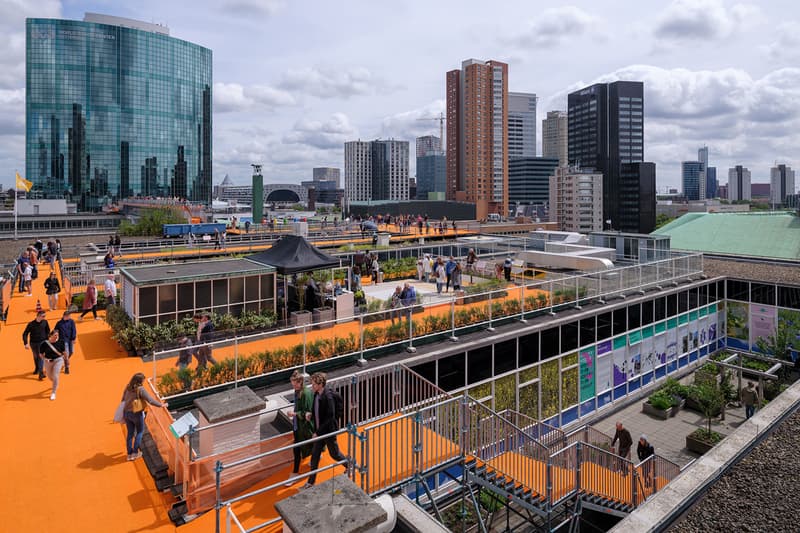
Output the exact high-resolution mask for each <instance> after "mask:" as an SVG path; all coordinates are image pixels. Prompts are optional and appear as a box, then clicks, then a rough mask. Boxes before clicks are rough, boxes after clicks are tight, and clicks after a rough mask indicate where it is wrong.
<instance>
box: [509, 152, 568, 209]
mask: <svg viewBox="0 0 800 533" xmlns="http://www.w3.org/2000/svg"><path fill="white" fill-rule="evenodd" d="M557 166H558V159H555V158H550V157H518V158H515V159H511V161H509V162H508V203H509V204H510V205H511V204H513V205H514V206H515V207H516V206H519V205H533V204H547V203H548V202H549V201H550V176H552V175H553V171H554V170H555V168H556V167H557Z"/></svg>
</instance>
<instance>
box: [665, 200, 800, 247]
mask: <svg viewBox="0 0 800 533" xmlns="http://www.w3.org/2000/svg"><path fill="white" fill-rule="evenodd" d="M653 234H655V235H669V236H670V240H671V246H672V248H673V249H677V250H693V251H698V252H709V253H718V254H729V255H738V256H750V257H767V258H776V259H800V218H798V217H797V216H795V215H794V214H793V213H788V212H777V213H687V214H685V215H683V216H682V217H679V218H678V219H676V220H674V221H672V222H670V223H669V224H667V225H665V226H662V227H661V228H659V229H657V230H656V231H654V232H653Z"/></svg>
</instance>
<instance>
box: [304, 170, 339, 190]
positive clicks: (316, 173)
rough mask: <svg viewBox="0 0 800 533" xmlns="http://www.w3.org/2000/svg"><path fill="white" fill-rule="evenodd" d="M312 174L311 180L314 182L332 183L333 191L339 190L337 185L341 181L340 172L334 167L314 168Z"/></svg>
mask: <svg viewBox="0 0 800 533" xmlns="http://www.w3.org/2000/svg"><path fill="white" fill-rule="evenodd" d="M311 172H312V173H313V174H312V175H313V178H312V179H313V180H314V181H315V182H321V181H332V182H334V183H335V185H334V187H333V188H334V189H338V188H339V183H340V180H341V171H340V170H339V169H338V168H336V167H315V168H313V169H312V171H311Z"/></svg>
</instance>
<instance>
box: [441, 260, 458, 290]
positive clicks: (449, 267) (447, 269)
mask: <svg viewBox="0 0 800 533" xmlns="http://www.w3.org/2000/svg"><path fill="white" fill-rule="evenodd" d="M455 269H456V262H455V259H453V256H452V255H451V256H450V258H449V259H448V260H447V263H446V264H445V265H444V273H445V274H446V275H447V283H446V285H445V288H444V292H447V291H449V290H450V283H451V282H452V281H453V270H455Z"/></svg>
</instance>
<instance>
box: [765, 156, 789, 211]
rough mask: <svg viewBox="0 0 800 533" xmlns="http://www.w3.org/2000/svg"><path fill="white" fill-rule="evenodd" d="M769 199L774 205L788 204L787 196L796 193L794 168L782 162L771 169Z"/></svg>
mask: <svg viewBox="0 0 800 533" xmlns="http://www.w3.org/2000/svg"><path fill="white" fill-rule="evenodd" d="M769 183H770V188H769V196H770V198H769V201H770V203H771V204H772V205H774V206H781V205H784V204H786V197H787V196H789V195H791V194H794V170H792V167H790V166H788V165H785V164H780V165H776V166H774V167H772V168H771V169H769Z"/></svg>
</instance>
